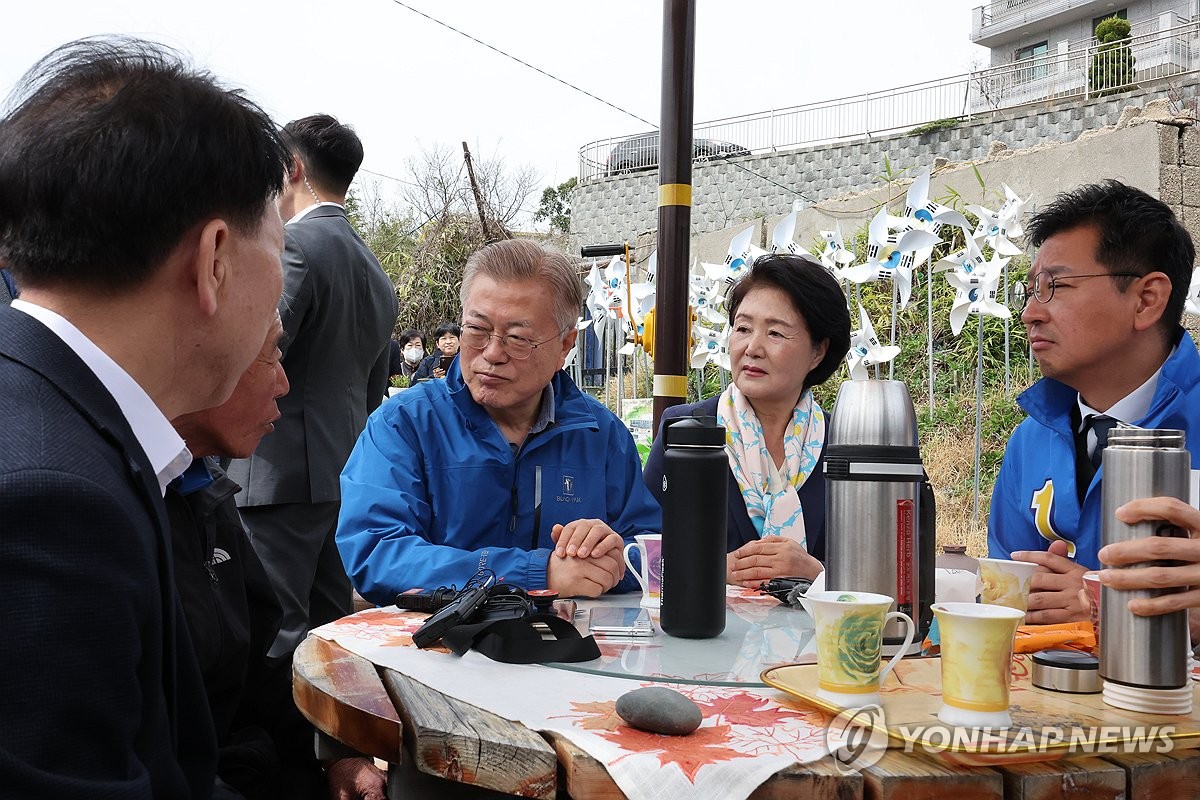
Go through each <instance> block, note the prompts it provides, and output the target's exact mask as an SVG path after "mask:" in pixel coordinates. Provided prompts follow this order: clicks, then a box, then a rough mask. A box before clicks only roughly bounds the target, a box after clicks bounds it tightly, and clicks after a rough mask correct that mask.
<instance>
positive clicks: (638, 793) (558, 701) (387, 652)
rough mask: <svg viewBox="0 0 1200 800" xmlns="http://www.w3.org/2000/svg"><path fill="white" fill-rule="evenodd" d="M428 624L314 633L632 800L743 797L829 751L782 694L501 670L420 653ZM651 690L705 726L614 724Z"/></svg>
mask: <svg viewBox="0 0 1200 800" xmlns="http://www.w3.org/2000/svg"><path fill="white" fill-rule="evenodd" d="M771 602H774V601H771ZM424 619H425V616H424V615H422V614H414V613H411V612H404V611H399V610H398V609H396V608H395V607H386V608H379V609H372V610H369V611H363V612H360V613H358V614H355V615H353V616H349V617H346V618H344V619H341V620H339V621H337V622H334V623H331V624H329V625H325V626H323V627H321V628H318V629H317V630H315V631H314V632H313V635H316V636H321V637H324V638H326V639H331V640H333V641H336V642H337V643H338V644H340V645H341V646H342V647H344V648H346V649H347V650H349V651H351V652H353V653H355V654H356V655H359V656H362V657H363V658H366V659H368V660H370V661H372V662H374V663H375V664H378V665H380V666H384V667H388V668H390V669H394V670H396V671H397V672H400V673H403V674H404V675H407V676H409V677H411V678H413V679H414V680H417V681H420V682H421V683H423V684H425V685H426V686H429V687H430V688H431V689H435V690H437V691H439V692H441V693H443V694H445V695H448V696H450V697H454V698H456V699H458V700H462V701H464V702H467V703H470V704H472V705H475V706H479V707H480V708H483V709H486V710H488V711H491V712H492V713H494V714H497V715H499V716H501V717H504V718H506V719H510V720H514V721H517V722H520V723H522V724H523V725H525V726H526V727H528V728H531V729H533V730H537V731H552V732H554V733H556V734H559V735H562V736H564V737H566V738H567V739H569V740H570V741H571V742H573V743H574V744H575V745H577V746H578V747H579V748H581V749H582V750H584V751H585V752H587V753H588V754H589V755H591V756H592V757H593V758H595V759H596V760H598V761H600V762H601V763H603V764H605V765H606V766H607V768H608V771H609V774H610V775H612V777H613V780H614V781H615V782H616V784H617V785H618V786H619V787H620V788H621V790H622V791H623V792H625V794H626V795H627V796H628V797H629V798H630V800H639V799H640V798H647V799H657V798H663V799H664V800H666V798H671V800H677V799H678V798H688V797H694V798H714V800H715V799H716V798H720V799H721V800H728V799H729V798H732V799H733V800H737V799H738V798H744V797H747V796H749V794H750V793H751V792H752V791H754V789H755V788H757V787H758V785H759V784H761V783H762V782H763V781H765V780H766V779H767V778H769V777H770V776H771V775H773V774H774V773H776V772H778V771H779V770H781V769H783V768H784V767H787V766H789V765H791V764H793V763H796V762H801V763H805V762H810V761H815V760H817V759H819V758H821V757H823V756H824V755H825V754H826V753H827V752H828V751H827V749H826V746H825V727H826V725H827V723H828V721H829V717H828V716H827V715H825V714H824V713H822V712H820V711H818V710H816V709H810V708H806V707H804V706H803V705H801V704H800V703H795V704H793V703H792V702H791V701H790V700H789V699H788V698H787V696H786V695H784V694H782V693H780V692H777V691H775V690H774V689H769V688H763V687H760V686H744V687H743V686H733V687H730V686H701V685H684V684H663V683H653V684H651V683H649V682H644V681H639V680H634V679H629V678H617V677H609V676H601V675H591V674H587V673H581V672H573V671H569V670H563V669H557V668H554V667H546V666H540V665H516V664H502V663H499V662H496V661H492V660H490V659H488V658H487V657H486V656H482V655H480V654H479V653H476V652H474V651H471V652H468V653H467V654H466V655H465V656H463V657H461V658H460V657H458V656H455V655H453V654H451V653H449V652H448V651H446V650H444V649H442V648H440V647H438V648H431V649H427V650H420V649H418V648H416V647H415V646H413V644H412V633H413V631H415V630H416V629H417V628H419V627H420V626H421V623H422V622H423V621H424ZM602 649H605V650H609V649H610V646H609V645H602ZM607 655H608V656H611V655H613V654H612V653H611V652H609V653H608V654H607ZM649 685H657V686H663V685H666V686H669V687H670V688H673V689H675V690H677V691H679V692H682V693H683V694H684V695H686V696H688V697H690V698H691V699H692V700H693V701H695V702H696V704H697V705H699V707H700V709H701V711H702V713H703V715H704V722H703V723H702V724H701V726H700V729H699V730H697V731H696V732H695V733H693V734H691V735H690V736H659V735H656V734H650V733H645V732H643V731H639V730H637V729H634V728H631V727H629V726H628V725H626V724H625V723H624V722H623V721H622V720H621V719H620V718H619V717H618V716H617V715H616V710H615V706H616V701H617V698H618V697H620V696H621V695H623V694H625V693H626V692H628V691H630V690H632V689H636V688H639V687H640V686H649Z"/></svg>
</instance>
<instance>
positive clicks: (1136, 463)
mask: <svg viewBox="0 0 1200 800" xmlns="http://www.w3.org/2000/svg"><path fill="white" fill-rule="evenodd" d="M1103 459H1104V460H1103V465H1104V480H1103V481H1102V483H1101V487H1100V504H1101V516H1100V519H1101V523H1100V534H1101V541H1102V542H1103V543H1104V544H1106V545H1107V544H1113V543H1115V542H1124V541H1128V540H1130V539H1141V538H1143V537H1146V536H1186V535H1187V532H1186V531H1181V530H1180V529H1179V528H1176V527H1175V526H1173V525H1168V524H1167V523H1165V522H1161V521H1154V520H1147V521H1144V522H1139V523H1137V524H1136V525H1126V524H1125V523H1124V522H1120V521H1119V520H1117V518H1116V516H1115V512H1116V510H1117V509H1118V508H1119V507H1120V506H1122V505H1124V504H1125V503H1127V502H1129V501H1130V500H1136V499H1139V498H1145V497H1176V498H1179V499H1180V500H1182V501H1183V502H1185V503H1186V502H1188V496H1189V494H1190V480H1191V456H1190V455H1189V454H1188V451H1187V450H1186V449H1184V433H1183V431H1178V430H1165V429H1163V430H1152V429H1141V428H1122V427H1117V428H1113V429H1112V431H1110V432H1109V434H1108V446H1107V447H1105V448H1104V456H1103ZM1142 566H1151V565H1150V564H1132V565H1130V567H1142ZM1118 569H1119V568H1118ZM1168 591H1172V590H1167V589H1153V590H1138V591H1120V590H1117V589H1112V588H1109V587H1107V586H1105V587H1104V588H1103V590H1102V591H1101V593H1100V619H1101V624H1100V630H1101V635H1100V677H1102V678H1104V679H1105V680H1106V681H1115V682H1117V683H1119V684H1123V685H1125V686H1133V687H1138V688H1145V689H1176V688H1179V687H1182V686H1186V685H1189V681H1188V671H1187V667H1188V624H1187V612H1186V611H1175V612H1171V613H1169V614H1160V615H1158V616H1153V617H1139V616H1137V615H1135V614H1134V613H1133V612H1132V611H1130V610H1129V609H1128V607H1127V604H1128V602H1129V601H1130V600H1132V599H1134V598H1136V597H1157V596H1159V595H1162V594H1166V593H1167V592H1168Z"/></svg>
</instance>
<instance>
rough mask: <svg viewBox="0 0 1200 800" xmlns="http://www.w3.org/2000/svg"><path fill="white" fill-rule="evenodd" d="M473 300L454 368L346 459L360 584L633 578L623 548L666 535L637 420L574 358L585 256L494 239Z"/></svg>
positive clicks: (580, 582)
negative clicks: (602, 396)
mask: <svg viewBox="0 0 1200 800" xmlns="http://www.w3.org/2000/svg"><path fill="white" fill-rule="evenodd" d="M461 298H462V307H463V326H462V346H463V351H462V355H461V356H460V357H459V358H457V359H455V361H454V363H453V364H451V365H450V371H449V373H448V374H447V375H446V379H445V380H440V381H425V382H423V383H419V384H417V385H416V386H414V387H413V388H411V389H408V390H407V391H404V392H401V393H400V394H398V395H396V397H394V398H392V400H391V401H389V402H388V403H387V404H386V405H385V406H383V407H382V408H381V409H380V410H379V411H377V412H376V413H375V414H373V415H372V416H371V419H370V420H369V421H368V423H367V428H366V430H364V431H363V434H362V436H360V437H359V439H358V443H357V444H356V445H355V446H354V452H353V453H351V454H350V460H349V461H347V462H346V468H345V470H343V472H342V513H341V517H340V518H339V520H338V533H337V541H338V547H339V548H340V549H341V552H342V558H343V559H345V562H346V567H347V569H348V570H349V571H350V576H351V580H352V581H353V583H354V586H355V588H357V589H358V591H359V592H360V593H361V594H362V595H363V596H364V597H366V598H367V599H368V600H371V601H373V602H375V603H380V604H387V603H391V602H393V601H394V600H395V597H396V594H397V593H398V592H401V591H404V590H406V589H411V588H414V587H438V586H450V585H452V584H454V585H457V586H460V587H461V586H463V585H464V584H466V582H467V581H468V580H470V579H471V577H472V576H474V575H475V574H476V573H477V572H478V571H480V570H489V571H491V572H492V573H494V575H495V576H496V578H497V580H503V581H506V582H508V583H512V584H516V585H517V586H521V587H523V588H525V589H547V588H549V589H552V590H554V591H557V592H558V593H559V594H560V595H562V596H563V597H574V596H586V597H596V596H598V595H600V594H603V593H604V592H607V591H609V590H611V589H613V588H618V589H619V590H624V591H628V590H631V589H633V588H635V586H636V584H635V583H634V579H633V577H632V576H628V577H627V576H625V563H624V560H623V558H622V549H623V547H624V546H625V543H626V542H629V541H633V537H634V535H636V534H639V533H658V532H659V531H660V527H661V525H660V518H661V513H660V511H659V509H658V504H657V503H655V502H654V498H653V497H651V495H650V493H649V492H648V491H647V490H646V487H645V486H644V485H643V484H642V471H641V463H640V461H639V459H638V454H637V448H636V447H635V446H634V443H633V437H632V435H631V434H630V433H629V430H628V429H627V428H626V427H625V426H624V424H622V423H621V421H620V420H619V419H617V417H616V416H615V415H614V414H613V413H612V412H611V411H609V410H608V409H606V408H605V407H604V406H603V405H601V404H600V403H599V402H598V401H597V400H595V399H594V398H592V397H590V396H588V395H586V394H584V393H583V392H581V391H579V389H578V388H577V387H576V386H575V383H574V381H572V380H571V377H570V376H569V375H567V373H565V372H563V371H562V365H563V362H564V361H565V360H566V357H567V354H568V353H569V352H570V351H571V348H572V347H573V346H574V344H575V337H576V334H577V331H576V329H575V321H576V319H577V317H578V313H579V308H580V305H581V304H582V302H583V286H582V282H581V281H580V279H579V273H578V271H577V269H576V267H575V265H574V264H573V263H572V262H571V261H570V260H569V259H568V258H567V257H566V256H564V255H563V254H562V253H559V252H556V251H554V250H551V249H549V248H544V247H542V246H541V245H538V244H536V243H535V242H530V241H527V240H520V239H511V240H506V241H502V242H495V243H493V244H489V245H487V246H485V247H483V248H481V249H480V250H477V251H476V252H475V253H474V254H472V256H471V257H470V259H468V261H467V266H466V269H465V271H464V273H463V282H462V289H461ZM565 542H573V544H571V545H570V546H569V547H568V546H565V545H564V544H563V543H565ZM623 579H624V582H622V581H623Z"/></svg>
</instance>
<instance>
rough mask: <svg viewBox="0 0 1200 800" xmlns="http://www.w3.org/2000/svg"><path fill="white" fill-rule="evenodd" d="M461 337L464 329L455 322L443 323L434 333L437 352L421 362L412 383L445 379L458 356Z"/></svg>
mask: <svg viewBox="0 0 1200 800" xmlns="http://www.w3.org/2000/svg"><path fill="white" fill-rule="evenodd" d="M461 335H462V328H460V327H459V326H458V325H455V324H454V323H453V322H443V323H442V324H441V325H438V326H437V328H436V329H435V330H434V332H433V340H434V342H435V343H436V344H437V352H436V353H434V354H433V355H431V356H429V358H427V359H425V360H424V361H422V362H421V366H419V367H417V371H416V372H414V373H413V376H412V382H413V383H416V382H417V381H423V380H428V379H430V378H437V379H441V378H445V377H446V373H447V371H449V369H450V363H451V362H452V361H453V360H454V357H455V356H456V355H458V346H459V336H461Z"/></svg>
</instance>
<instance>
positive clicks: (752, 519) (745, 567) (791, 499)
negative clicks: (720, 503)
mask: <svg viewBox="0 0 1200 800" xmlns="http://www.w3.org/2000/svg"><path fill="white" fill-rule="evenodd" d="M727 305H728V308H729V323H730V334H729V358H730V362H731V364H732V367H733V382H732V383H731V384H730V385H729V386H728V387H727V388H726V389H725V391H724V392H722V393H721V394H720V395H719V396H718V397H711V398H709V399H708V400H702V401H701V402H699V403H691V404H686V405H676V406H672V407H670V408H668V409H667V410H666V411H665V412H664V413H663V415H662V421H661V423H660V427H659V431H658V436H656V437H655V439H654V445H653V447H652V448H651V450H650V457H649V458H648V459H647V461H646V469H645V474H644V477H645V481H646V486H647V488H649V490H650V491H651V493H653V494H654V496H655V497H656V498H657V499H658V500H660V501H661V500H662V479H663V458H664V453H663V449H664V439H663V436H664V432H665V431H666V429H667V426H668V425H669V424H670V422H671V421H672V420H677V419H680V418H681V417H690V416H697V415H699V416H708V417H716V418H717V421H718V422H719V423H720V424H721V425H722V426H724V428H725V431H726V433H725V437H726V444H725V451H726V454H727V455H728V459H729V483H728V508H729V518H728V523H727V529H728V537H729V542H728V551H729V552H728V555H727V556H726V569H725V579H726V581H727V582H728V583H732V584H738V585H741V586H749V587H756V586H758V585H759V584H760V583H762V582H763V581H765V580H769V579H771V578H776V577H781V576H795V577H802V578H809V579H812V578H814V577H816V575H817V574H818V573H819V572H821V571H822V570H823V569H824V567H823V565H822V563H821V562H822V560H823V559H824V558H825V535H826V531H825V477H824V474H823V472H822V463H823V462H822V453H823V451H824V446H825V428H826V425H827V420H826V417H825V412H824V411H822V409H821V407H820V406H819V405H818V404H817V402H816V401H815V400H814V399H813V395H812V387H814V386H817V385H819V384H821V383H824V382H825V381H826V380H828V379H829V377H830V376H831V375H833V373H834V372H835V371H836V370H837V368H838V367H839V366H840V365H841V363H842V358H843V357H844V356H845V355H846V351H847V350H849V349H850V314H849V312H848V311H847V310H846V297H845V295H844V294H842V290H841V287H840V286H838V283H837V281H836V280H834V279H833V278H832V277H831V276H830V275H829V273H828V272H827V271H826V270H825V268H824V267H823V266H821V265H820V264H819V263H818V262H816V261H813V260H812V259H810V258H807V257H805V256H797V255H766V256H761V257H759V258H758V259H757V260H756V261H755V262H754V264H753V265H752V266H751V268H750V271H749V272H747V273H746V275H745V277H743V278H742V279H741V280H739V281H738V282H737V283H736V284H735V285H734V287H733V289H731V290H730V293H729V300H728V303H727Z"/></svg>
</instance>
